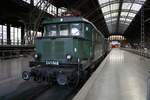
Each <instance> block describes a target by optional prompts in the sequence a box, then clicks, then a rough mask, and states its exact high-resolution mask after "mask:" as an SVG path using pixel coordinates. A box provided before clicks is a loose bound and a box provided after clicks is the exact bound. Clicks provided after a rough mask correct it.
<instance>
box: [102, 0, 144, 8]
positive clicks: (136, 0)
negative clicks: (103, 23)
mask: <svg viewBox="0 0 150 100" xmlns="http://www.w3.org/2000/svg"><path fill="white" fill-rule="evenodd" d="M116 3H119V4H120V3H133V1H131V0H124V1H123V2H120V0H115V1H109V2H106V3H103V4H101V8H103V7H105V6H108V5H111V4H116ZM143 3H144V2H139V0H135V1H134V4H140V5H142V4H143Z"/></svg>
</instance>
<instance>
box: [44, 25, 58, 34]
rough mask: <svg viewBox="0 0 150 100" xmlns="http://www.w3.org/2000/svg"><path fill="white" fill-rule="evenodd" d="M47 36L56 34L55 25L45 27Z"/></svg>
mask: <svg viewBox="0 0 150 100" xmlns="http://www.w3.org/2000/svg"><path fill="white" fill-rule="evenodd" d="M46 31H47V36H56V35H57V27H56V25H48V26H47V27H46Z"/></svg>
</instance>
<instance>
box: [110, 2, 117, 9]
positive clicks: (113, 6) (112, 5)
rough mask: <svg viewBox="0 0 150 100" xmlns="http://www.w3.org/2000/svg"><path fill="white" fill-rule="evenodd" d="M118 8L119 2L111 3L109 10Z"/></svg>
mask: <svg viewBox="0 0 150 100" xmlns="http://www.w3.org/2000/svg"><path fill="white" fill-rule="evenodd" d="M118 9H119V3H115V4H111V10H118Z"/></svg>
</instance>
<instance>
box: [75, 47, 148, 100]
mask: <svg viewBox="0 0 150 100" xmlns="http://www.w3.org/2000/svg"><path fill="white" fill-rule="evenodd" d="M148 68H150V60H149V59H146V58H143V57H140V56H138V55H135V54H132V53H130V52H127V51H123V50H120V49H113V50H112V51H111V52H110V54H109V55H108V56H107V57H106V58H105V60H104V61H103V62H102V64H101V65H100V66H99V67H98V69H97V70H96V71H95V72H94V74H93V75H92V76H91V77H90V79H89V80H88V81H87V82H86V84H85V85H84V86H83V88H82V89H81V90H80V91H79V92H78V94H77V95H76V96H75V97H74V99H73V100H146V95H147V78H148V76H149V74H148V72H147V70H148Z"/></svg>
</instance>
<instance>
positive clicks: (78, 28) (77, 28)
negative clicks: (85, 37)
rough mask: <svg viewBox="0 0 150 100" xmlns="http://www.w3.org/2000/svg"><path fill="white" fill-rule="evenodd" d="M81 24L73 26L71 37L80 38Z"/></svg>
mask: <svg viewBox="0 0 150 100" xmlns="http://www.w3.org/2000/svg"><path fill="white" fill-rule="evenodd" d="M81 31H82V28H81V24H80V23H76V24H71V35H72V36H79V35H81Z"/></svg>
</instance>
